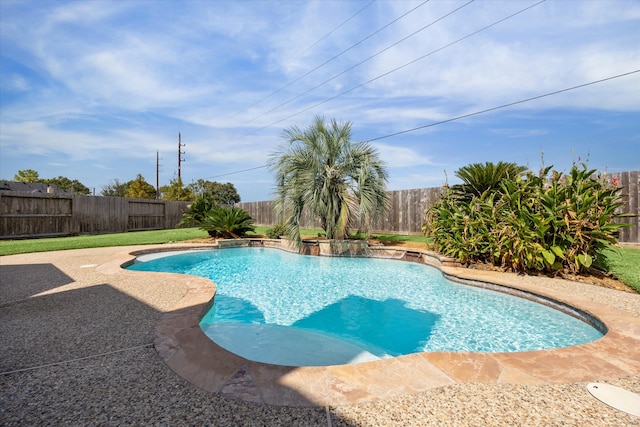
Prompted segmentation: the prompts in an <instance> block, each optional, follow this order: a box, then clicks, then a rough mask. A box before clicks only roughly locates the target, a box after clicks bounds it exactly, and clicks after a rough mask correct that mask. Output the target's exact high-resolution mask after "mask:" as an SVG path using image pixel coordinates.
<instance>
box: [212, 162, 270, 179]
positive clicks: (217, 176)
mask: <svg viewBox="0 0 640 427" xmlns="http://www.w3.org/2000/svg"><path fill="white" fill-rule="evenodd" d="M266 167H267V165H262V166H256V167H255V168H249V169H243V170H240V171H235V172H229V173H223V174H221V175H214V176H209V177H207V178H205V179H210V178H220V177H221V176H227V175H235V174H238V173H242V172H249V171H253V170H256V169H263V168H266Z"/></svg>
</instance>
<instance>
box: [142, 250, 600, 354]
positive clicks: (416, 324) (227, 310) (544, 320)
mask: <svg viewBox="0 0 640 427" xmlns="http://www.w3.org/2000/svg"><path fill="white" fill-rule="evenodd" d="M129 269H131V270H141V271H164V272H173V273H184V274H192V275H196V276H202V277H206V278H209V279H211V280H212V281H214V282H215V284H216V286H217V293H216V296H215V303H214V305H213V307H212V309H211V310H210V311H209V312H208V313H207V314H206V315H205V316H204V318H203V319H202V321H201V323H200V327H201V328H202V330H203V331H204V332H205V333H206V334H207V335H208V336H209V337H210V338H211V339H213V340H214V341H215V342H216V343H218V344H219V345H221V346H222V347H225V348H227V349H228V350H230V351H233V352H235V353H238V354H240V355H242V356H244V357H247V358H249V359H252V360H258V361H262V362H268V363H277V364H286V365H322V364H337V363H353V362H358V361H364V360H373V359H376V358H385V357H393V356H398V355H403V354H410V353H416V352H422V351H472V352H517V351H530V350H540V349H549V348H559V347H566V346H571V345H576V344H582V343H586V342H590V341H593V340H596V339H598V338H600V337H601V336H602V333H601V332H600V331H598V330H597V329H595V328H593V327H592V326H590V325H588V324H587V323H585V322H583V321H581V320H578V319H576V318H574V317H572V316H569V315H567V314H565V313H562V312H560V311H557V310H554V309H552V308H550V307H547V306H545V305H541V304H537V303H534V302H532V301H529V300H525V299H522V298H517V297H513V296H511V295H507V294H503V293H500V292H494V291H490V290H486V289H480V288H476V287H472V286H467V285H462V284H457V283H454V282H451V281H448V280H446V279H445V278H444V277H443V275H442V273H441V272H440V271H439V270H437V269H435V268H432V267H429V266H426V265H422V264H416V263H407V262H400V261H394V260H384V259H372V258H332V257H318V256H304V255H298V254H292V253H288V252H284V251H281V250H277V249H265V248H234V249H222V250H221V249H216V250H207V251H191V252H188V253H181V254H175V255H171V256H166V255H155V256H147V257H146V258H145V257H140V258H139V262H137V263H136V264H134V265H132V266H131V267H129Z"/></svg>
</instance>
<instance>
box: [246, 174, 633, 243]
mask: <svg viewBox="0 0 640 427" xmlns="http://www.w3.org/2000/svg"><path fill="white" fill-rule="evenodd" d="M606 179H607V180H608V181H609V182H610V183H613V185H618V186H621V187H622V193H621V194H622V200H623V202H624V206H622V207H621V208H620V210H619V211H620V213H627V214H631V215H635V217H629V218H623V219H622V220H621V222H626V223H629V224H633V226H632V227H629V228H623V229H622V231H621V232H620V237H619V239H618V240H619V241H620V242H628V243H640V236H639V235H638V229H639V226H640V216H638V214H639V213H640V209H639V207H640V197H638V193H639V191H640V182H639V181H640V171H632V172H621V173H612V174H607V176H606ZM439 194H440V188H422V189H414V190H398V191H390V192H389V196H390V199H391V209H390V210H389V214H388V215H387V217H386V218H383V219H381V220H380V221H378V222H376V223H375V224H374V225H373V230H372V231H374V232H386V233H398V234H420V233H422V230H421V226H422V221H423V216H424V212H425V210H427V209H429V208H430V207H431V206H433V204H434V203H435V202H436V200H437V199H438V195H439ZM236 206H238V207H240V208H242V209H245V210H246V211H248V212H249V213H250V214H251V216H252V217H253V218H254V219H255V220H256V224H257V225H265V226H272V225H275V224H277V223H278V218H276V216H275V214H274V213H273V209H272V208H271V202H269V201H262V202H249V203H238V204H237V205H236ZM300 225H301V226H302V227H303V228H319V227H320V224H319V222H318V221H317V220H315V219H314V218H311V217H310V215H308V214H305V215H304V216H303V219H302V221H301V224H300Z"/></svg>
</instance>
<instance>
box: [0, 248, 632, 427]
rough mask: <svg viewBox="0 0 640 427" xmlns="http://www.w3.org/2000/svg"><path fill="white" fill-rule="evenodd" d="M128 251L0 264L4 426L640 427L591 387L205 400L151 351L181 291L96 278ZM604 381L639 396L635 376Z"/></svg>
mask: <svg viewBox="0 0 640 427" xmlns="http://www.w3.org/2000/svg"><path fill="white" fill-rule="evenodd" d="M136 249H139V248H136ZM125 251H126V249H123V248H103V249H91V250H73V251H62V252H52V253H42V254H26V255H15V256H8V257H0V342H2V345H1V346H0V425H5V426H42V425H55V426H58V425H73V426H84V425H100V426H117V425H145V426H146V425H158V426H179V425H180V426H182V425H189V426H192V425H193V426H200V425H203V426H204V425H206V426H327V425H328V420H327V415H329V417H330V422H331V425H333V426H345V427H346V426H416V425H436V426H449V425H451V426H468V425H474V426H478V425H491V426H500V425H504V426H520V425H523V426H525V425H526V426H531V425H548V426H556V425H557V426H560V425H562V426H585V425H593V426H632V425H640V418H638V417H633V416H631V415H628V414H626V413H624V412H620V411H617V410H615V409H613V408H610V407H608V406H606V405H604V404H602V403H600V402H599V401H597V400H595V399H594V398H592V397H591V396H590V394H589V393H588V392H587V390H586V384H585V383H572V384H559V385H539V386H531V385H509V384H482V383H471V384H455V385H451V386H447V387H442V388H439V389H435V390H431V391H429V392H424V393H420V394H414V395H406V396H402V397H399V398H395V399H390V400H385V401H381V402H373V403H366V404H359V405H350V406H342V407H337V408H329V410H328V413H327V408H322V407H320V408H308V407H304V408H287V407H278V406H269V405H257V404H253V403H248V402H241V401H236V400H230V399H226V398H223V397H221V396H219V395H217V394H212V393H207V392H204V391H202V390H200V389H198V388H196V387H195V386H193V385H191V384H190V383H188V382H186V381H184V380H183V379H181V378H180V377H178V376H177V375H176V374H174V373H173V371H171V370H170V369H168V368H167V366H166V365H165V364H164V363H163V362H162V361H161V360H160V359H159V357H158V355H157V353H156V351H155V350H154V349H153V347H152V344H151V343H152V342H153V334H154V328H155V325H156V323H157V321H158V319H159V318H160V316H161V315H162V313H163V312H164V311H167V310H169V309H170V308H171V307H172V306H173V305H174V304H175V303H176V302H177V301H178V300H179V299H180V298H181V297H182V296H183V295H184V292H185V288H184V286H183V285H181V284H180V283H179V282H177V281H175V280H172V279H167V278H162V277H160V276H159V277H158V279H157V280H154V281H147V282H146V283H139V282H138V281H131V280H129V279H126V278H119V277H115V276H109V275H105V274H101V273H99V272H97V271H96V270H95V266H97V265H98V264H100V263H103V262H105V261H106V260H108V259H110V257H111V256H112V255H114V254H117V253H122V252H125ZM553 286H563V287H566V288H567V289H570V290H572V292H575V293H576V294H577V295H581V296H584V297H588V298H592V299H595V300H597V301H600V302H605V303H607V304H611V305H614V306H616V307H618V308H620V309H623V310H627V311H630V312H631V313H634V314H635V315H636V316H637V315H638V313H640V297H639V296H638V295H632V294H626V293H623V292H619V291H614V290H610V289H602V288H598V287H595V286H592V285H585V284H580V283H571V282H566V281H558V283H557V284H553ZM607 382H608V383H611V384H615V385H619V386H622V387H624V388H627V389H629V390H632V391H635V392H640V375H636V376H632V377H627V378H619V379H617V380H615V381H611V380H608V381H607Z"/></svg>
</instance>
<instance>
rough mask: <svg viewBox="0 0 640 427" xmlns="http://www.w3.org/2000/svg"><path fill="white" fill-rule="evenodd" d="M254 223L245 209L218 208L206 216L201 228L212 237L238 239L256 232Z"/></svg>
mask: <svg viewBox="0 0 640 427" xmlns="http://www.w3.org/2000/svg"><path fill="white" fill-rule="evenodd" d="M253 223H254V220H253V218H251V215H249V212H247V211H245V210H244V209H240V208H236V207H224V206H217V207H215V208H213V209H212V210H210V211H209V212H208V213H207V214H206V216H205V218H204V220H202V222H201V223H200V228H201V229H203V230H205V231H207V232H208V233H209V236H211V237H216V238H223V239H229V238H233V239H236V238H239V237H243V236H244V235H245V234H246V233H248V232H249V231H255V228H254V227H253Z"/></svg>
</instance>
